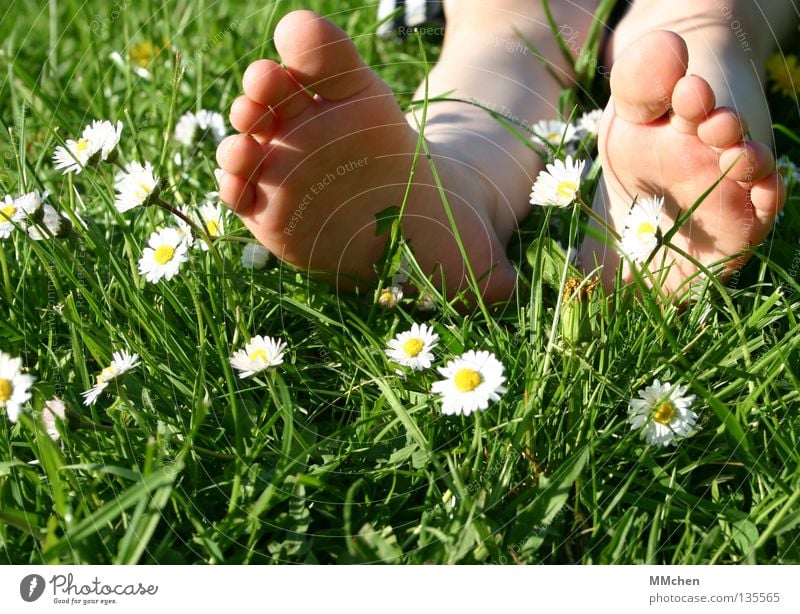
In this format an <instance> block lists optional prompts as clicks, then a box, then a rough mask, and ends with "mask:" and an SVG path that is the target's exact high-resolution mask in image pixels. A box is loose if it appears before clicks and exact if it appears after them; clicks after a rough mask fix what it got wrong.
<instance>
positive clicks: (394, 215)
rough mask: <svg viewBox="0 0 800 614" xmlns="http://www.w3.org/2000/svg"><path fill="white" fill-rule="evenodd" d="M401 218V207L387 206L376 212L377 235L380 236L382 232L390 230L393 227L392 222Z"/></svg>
mask: <svg viewBox="0 0 800 614" xmlns="http://www.w3.org/2000/svg"><path fill="white" fill-rule="evenodd" d="M398 219H400V207H395V206H392V207H386V209H383V210H381V211H378V212H377V213H376V214H375V236H376V237H379V236H381V235H382V234H385V233H387V232H389V231H390V230H391V229H392V224H394V223H395V221H397V220H398Z"/></svg>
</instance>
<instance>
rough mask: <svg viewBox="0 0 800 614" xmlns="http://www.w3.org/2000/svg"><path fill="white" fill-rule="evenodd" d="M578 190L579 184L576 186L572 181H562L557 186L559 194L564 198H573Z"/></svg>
mask: <svg viewBox="0 0 800 614" xmlns="http://www.w3.org/2000/svg"><path fill="white" fill-rule="evenodd" d="M577 191H578V186H576V185H575V184H574V183H572V182H571V181H562V182H561V183H559V184H558V187H557V188H556V192H557V193H558V195H559V196H563V197H564V198H573V197H574V196H575V192H577Z"/></svg>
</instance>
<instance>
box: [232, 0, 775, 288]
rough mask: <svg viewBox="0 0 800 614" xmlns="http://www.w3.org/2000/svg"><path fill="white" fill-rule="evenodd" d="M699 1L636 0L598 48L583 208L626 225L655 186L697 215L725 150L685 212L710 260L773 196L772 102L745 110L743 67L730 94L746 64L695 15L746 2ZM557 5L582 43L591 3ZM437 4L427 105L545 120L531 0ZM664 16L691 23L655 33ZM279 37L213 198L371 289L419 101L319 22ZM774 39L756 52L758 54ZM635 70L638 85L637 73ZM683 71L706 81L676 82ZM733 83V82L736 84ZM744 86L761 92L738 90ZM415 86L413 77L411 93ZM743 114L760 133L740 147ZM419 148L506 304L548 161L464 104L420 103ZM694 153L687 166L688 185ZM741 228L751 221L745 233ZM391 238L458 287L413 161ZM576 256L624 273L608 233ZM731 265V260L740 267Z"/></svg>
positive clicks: (675, 281) (284, 250)
mask: <svg viewBox="0 0 800 614" xmlns="http://www.w3.org/2000/svg"><path fill="white" fill-rule="evenodd" d="M704 2H705V0H698V1H694V2H692V3H688V2H686V3H684V2H683V0H680V1H679V2H677V3H670V7H669V15H668V16H666V15H665V16H664V19H663V20H662V21H659V20H658V19H655V20H654V15H656V16H657V14H658V11H659V10H660V11H661V12H662V13H663V12H664V9H663V8H662V9H658V8H657V7H656V6H655V4H654V3H653V2H642V3H641V4H639V3H637V4H636V5H635V6H634V9H633V10H632V11H631V13H630V14H629V15H628V17H626V19H625V20H624V21H623V23H622V24H620V27H619V28H618V30H617V33H616V34H615V38H614V40H613V43H612V45H611V58H609V59H610V61H613V70H612V79H611V86H612V100H611V102H610V103H609V107H608V108H607V109H606V112H605V113H604V117H603V120H602V122H601V131H600V139H599V148H600V156H601V160H602V162H603V168H604V185H603V189H602V190H600V196H599V198H598V200H597V202H596V203H595V209H596V210H597V211H598V212H599V213H600V215H601V216H604V217H606V218H607V219H609V220H610V221H611V223H612V225H613V226H614V227H615V228H617V229H618V230H621V228H622V226H621V225H622V224H624V222H623V220H624V214H625V213H627V209H628V207H629V206H630V203H631V202H632V197H633V196H635V195H637V194H641V195H645V194H647V195H653V194H659V193H664V194H665V195H666V196H667V199H668V204H667V219H665V221H664V224H665V227H667V228H668V227H669V223H668V219H669V218H670V216H672V217H674V215H676V214H677V213H678V212H679V211H680V210H681V209H683V208H686V207H688V206H690V205H691V203H692V202H693V201H694V200H695V198H696V197H697V196H698V195H699V193H700V192H702V191H703V190H704V189H705V187H707V186H708V185H710V184H711V183H713V182H714V181H715V180H716V179H718V178H719V176H720V168H721V167H722V168H727V167H728V166H730V164H732V163H733V161H734V160H737V166H736V167H735V168H734V169H733V171H731V174H730V175H729V176H728V178H727V179H725V180H724V181H723V184H721V186H720V188H719V189H718V190H717V191H715V193H713V194H712V195H711V197H710V199H709V204H708V206H706V204H704V205H703V206H702V207H701V208H700V209H698V211H697V212H696V213H695V215H694V218H693V220H692V224H691V229H689V230H687V231H686V233H685V234H682V235H681V236H679V237H676V242H677V240H680V242H681V245H682V246H683V248H684V249H685V250H686V251H688V252H689V253H691V254H693V255H695V256H696V257H698V258H700V259H701V260H702V261H704V262H706V261H713V260H717V259H718V257H720V256H732V255H734V254H737V253H738V252H740V251H741V247H742V245H743V244H744V242H745V239H746V240H747V242H748V244H750V245H757V244H758V243H760V242H761V241H763V239H764V237H765V236H766V234H767V232H768V231H769V228H770V227H771V225H772V223H773V221H774V217H775V214H776V213H777V211H778V210H779V208H780V207H781V206H782V204H783V201H784V195H783V191H782V185H781V183H780V180H779V178H778V177H777V175H776V174H775V173H773V172H772V167H773V165H774V162H773V158H772V154H771V152H770V149H769V147H768V146H767V145H766V144H764V142H763V141H764V140H766V138H767V137H768V134H769V129H768V128H769V119H768V115H767V114H766V108H765V107H764V106H763V105H759V104H756V102H754V101H753V99H755V100H756V101H760V100H761V99H762V98H763V97H762V96H760V93H761V89H760V87H759V86H758V85H757V83H755V85H754V82H755V81H756V80H757V78H758V75H757V74H756V75H755V77H754V79H753V81H751V80H749V79H748V78H744V79H743V81H744V82H745V83H744V85H742V86H741V87H739V85H737V84H738V80H736V82H735V83H734V80H731V83H728V82H727V81H726V79H725V74H726V70H727V68H726V67H728V66H733V62H734V61H740V60H738V59H737V58H738V56H737V54H736V52H735V49H732V40H733V41H736V40H737V39H736V36H735V33H733V32H732V31H731V29H730V27H729V26H728V25H727V23H726V25H725V28H724V29H723V28H722V27H720V26H719V24H716V25H713V26H708V27H706V26H702V25H698V23H699V21H700V17H702V16H703V15H705V16H707V15H708V14H710V13H709V11H711V10H712V7H711V6H710V4H714V6H715V7H716V6H717V4H720V3H723V4H731V5H737V7H733V8H732V9H731V10H734V8H735V9H736V10H737V11H739V9H738V5H739V4H747V3H740V2H724V0H709V6H700V5H701V4H703V3H704ZM551 5H552V8H553V11H554V16H555V19H556V22H557V23H565V24H570V27H571V28H572V31H573V32H575V33H577V35H578V36H576V37H574V38H573V41H572V44H574V45H577V48H580V46H581V45H582V44H583V40H582V38H581V33H585V32H587V31H588V29H589V27H590V25H591V19H592V14H593V11H594V10H595V9H596V7H597V1H596V0H586V1H583V2H575V1H563V2H551ZM662 7H663V4H662ZM445 10H446V12H447V16H448V23H447V34H446V38H445V42H444V46H443V51H442V55H441V59H440V61H439V62H438V63H437V65H436V66H435V67H434V68H433V69H432V71H431V73H430V75H429V79H428V94H429V95H430V96H436V95H440V94H445V93H447V94H448V95H449V96H451V97H458V98H461V99H463V100H473V101H477V102H479V103H480V104H482V105H483V106H486V107H489V108H492V109H494V110H496V111H497V112H498V113H501V114H503V115H505V116H507V117H511V118H514V120H516V121H518V122H520V123H522V124H523V125H532V124H533V123H534V122H536V121H538V120H541V119H552V118H554V117H556V115H557V113H556V105H557V98H558V92H559V89H560V86H559V85H558V84H557V83H556V82H555V80H554V79H552V77H551V76H550V75H549V74H548V72H547V71H546V70H545V68H544V66H543V65H542V64H541V62H540V61H538V60H536V59H535V58H533V57H532V56H531V54H530V53H529V52H528V51H527V49H526V48H525V47H524V46H522V45H520V44H519V35H518V33H520V34H522V36H524V38H525V39H526V40H528V41H529V42H531V43H532V44H533V45H534V46H535V47H536V48H537V49H539V51H540V52H541V53H542V55H543V56H544V57H546V58H548V59H550V58H552V59H553V63H552V65H551V67H552V68H553V69H554V70H555V71H556V72H559V73H561V75H562V77H563V78H564V79H566V80H569V78H570V74H569V69H568V67H567V66H566V65H565V64H564V63H563V60H561V57H560V53H559V51H558V49H557V48H556V47H555V42H554V39H553V36H552V34H551V32H550V30H549V28H548V26H547V25H546V21H545V19H544V15H543V14H542V13H541V8H540V3H539V2H535V1H533V0H517V1H501V2H492V3H489V2H473V1H471V0H462V1H461V2H459V3H458V9H457V10H456V9H455V6H454V3H452V2H446V3H445ZM703 10H704V11H706V13H702V14H698V11H703ZM714 10H716V11H717V13H719V9H718V8H715V9H714ZM681 11H684V13H685V14H684V13H681ZM740 13H741V11H739V12H736V13H735V15H736V16H737V17H738V16H739V14H740ZM698 15H699V16H698ZM745 17H747V18H748V19H749V21H747V22H746V23H747V27H748V28H749V31H751V32H753V33H754V38H755V37H756V34H757V33H758V32H759V27H762V28H764V27H767V26H768V25H769V23H770V22H769V20H777V19H779V18H781V17H783V18H784V20H785V19H786V16H785V15H777V14H776V15H772V14H771V15H768V16H767V18H766V20H764V21H763V23H764V24H766V26H764V25H762V26H759V25H758V24H759V23H760V22H758V21H757V20H756V18H755V16H754V14H753V11H748V12H747V14H746V15H744V14H743V13H742V18H741V21H742V22H743V23H744V18H745ZM692 20H694V21H692ZM662 22H663V23H662ZM676 22H677V23H678V24H684V25H685V26H686V28H685V29H686V31H685V32H681V33H680V34H676V33H670V32H655V33H653V32H652V31H653V30H658V29H660V28H666V27H670V26H671V24H672V25H673V26H674V24H675V23H676ZM712 30H713V32H712ZM737 44H738V43H737ZM275 45H276V48H277V50H278V53H279V54H280V58H281V65H278V64H276V63H275V62H272V61H270V60H259V61H257V62H254V63H253V64H251V65H250V67H249V68H248V69H247V71H246V73H245V76H244V80H243V95H242V96H241V97H240V98H238V99H237V100H236V101H235V102H234V104H233V106H232V109H231V122H232V124H233V126H234V127H235V128H236V129H237V130H238V131H240V132H241V134H238V135H234V136H232V137H229V138H228V139H226V140H225V141H224V142H223V143H222V144H221V145H220V147H219V150H218V153H217V158H218V162H219V164H220V166H221V167H222V168H223V170H225V171H226V174H225V175H224V177H223V178H222V180H221V185H220V194H221V197H222V199H223V201H225V202H226V203H227V204H228V205H229V206H230V207H231V208H232V209H233V210H234V211H236V213H237V214H238V215H239V216H240V217H241V219H242V220H243V221H244V223H245V224H246V225H247V227H248V228H249V229H250V230H251V231H252V232H253V234H254V235H255V236H256V237H257V238H258V239H259V240H260V241H261V242H262V243H264V245H265V246H266V247H267V248H268V249H270V251H272V252H273V253H275V254H276V255H277V256H278V257H280V258H281V259H283V260H284V261H286V262H288V263H290V264H292V265H295V266H298V267H300V268H304V269H311V270H314V271H317V272H318V274H319V275H320V276H322V277H323V278H326V279H328V280H330V281H331V282H332V283H334V284H336V285H337V287H339V288H342V289H345V290H349V289H352V288H353V287H354V286H355V285H364V286H366V287H368V288H371V287H372V286H373V285H374V283H375V282H374V279H375V271H374V266H373V265H374V263H375V262H376V260H378V259H379V257H380V255H381V253H382V251H383V249H384V244H385V240H386V237H385V236H380V237H376V235H375V215H376V214H377V213H378V212H380V211H382V210H384V209H386V208H387V207H388V206H391V205H394V206H398V205H400V203H401V202H403V198H404V194H405V191H406V185H407V183H408V178H409V173H410V171H411V167H412V159H413V157H414V152H415V149H416V147H417V143H418V132H417V130H418V128H419V124H420V121H421V116H420V111H419V110H417V111H416V114H415V113H414V112H412V113H410V114H409V115H405V116H404V115H403V112H402V111H401V109H400V108H399V107H398V105H397V103H396V102H395V100H394V96H393V94H392V92H391V90H390V89H389V87H388V86H387V85H386V84H385V83H384V82H383V81H381V80H380V78H379V77H378V76H377V75H376V74H375V73H374V72H373V71H372V70H371V69H369V68H368V67H366V66H365V64H364V63H363V61H362V60H361V58H360V57H359V56H358V54H357V52H356V49H355V47H354V46H353V44H352V42H351V41H350V39H349V38H348V37H347V35H346V34H345V33H344V32H343V31H342V30H340V29H339V28H338V27H336V26H335V25H333V24H332V23H331V22H329V21H327V20H326V19H324V18H321V17H319V16H318V15H316V14H314V13H311V12H309V11H296V12H293V13H290V14H289V15H287V16H286V17H284V18H283V19H282V20H281V22H280V23H279V24H278V26H277V28H276V31H275ZM769 48H770V46H768V45H766V44H764V49H763V50H762V49H760V48H759V51H758V52H759V53H760V54H761V53H767V52H768V51H769ZM703 58H707V59H706V60H705V61H704V60H703ZM759 65H760V64H759ZM738 66H739V65H737V67H738ZM645 69H646V71H647V80H643V79H642V77H641V75H642V71H643V70H645ZM687 70H690V71H692V72H696V73H698V75H703V76H688V77H687V76H686V73H687ZM720 75H722V76H721V77H720ZM648 80H649V81H648ZM654 83H657V84H659V87H658V88H655V87H653V84H654ZM726 85H730V86H731V87H734V85H735V91H731V89H730V88H727V89H726V87H725V86H726ZM748 88H749V90H751V91H753V92H756V95H755V96H753V95H750V96H748V97H747V99H745V95H744V93H741V94H737V92H739V90H740V89H741V90H742V91H744V90H745V89H748ZM654 91H658V92H659V95H658V96H655V97H654V96H653V92H654ZM312 93H313V94H312ZM424 93H425V90H424V87H423V86H421V87H420V90H419V91H418V92H417V96H416V98H417V99H421V98H422V97H423V96H424ZM726 107H732V108H731V109H728V108H726ZM669 108H672V109H674V113H673V114H671V115H670V114H668V109H669ZM743 116H746V117H747V120H748V121H749V122H750V126H751V129H752V130H753V135H754V136H755V135H759V138H761V139H762V140H761V141H759V140H745V139H744V131H743V125H744V120H743V119H742V117H743ZM765 135H766V136H765ZM425 139H426V141H427V144H428V147H429V151H430V154H431V158H430V159H431V161H432V164H433V166H434V167H435V169H436V173H437V175H438V178H439V180H440V181H441V184H442V186H443V188H444V190H445V192H446V194H447V199H448V201H449V206H450V209H451V212H452V216H453V218H454V221H455V227H456V229H457V231H458V235H460V237H461V239H462V241H463V245H464V247H465V252H466V253H467V254H468V257H469V264H470V266H471V269H472V272H473V273H474V275H475V277H476V278H477V279H478V280H479V284H478V290H479V292H480V293H481V294H482V295H483V297H484V299H485V300H486V301H487V302H497V301H502V300H505V299H507V298H509V297H510V296H511V294H512V292H513V288H514V284H515V281H516V275H515V272H514V269H513V267H512V266H511V263H510V262H509V260H508V258H507V257H506V255H505V246H506V244H507V242H508V240H509V238H510V236H511V234H512V233H513V231H514V229H515V228H516V227H517V224H518V223H519V221H520V220H521V219H523V218H524V217H525V215H526V214H527V212H528V211H529V210H530V205H529V204H528V193H529V192H530V187H531V184H532V183H533V181H534V179H535V177H536V175H537V173H538V172H539V171H540V170H541V168H542V160H541V158H540V156H538V155H537V154H536V153H535V152H533V151H531V150H530V148H528V147H526V146H525V145H524V144H522V143H520V142H519V141H518V140H517V139H516V138H515V137H513V136H512V135H510V134H509V133H508V132H507V131H506V130H505V129H504V128H502V126H501V125H500V124H499V123H498V122H497V121H496V120H495V119H494V118H492V117H491V116H490V115H489V114H487V113H486V112H485V111H483V110H481V109H478V108H476V107H474V106H472V105H469V104H465V103H464V102H436V103H432V104H430V105H429V107H428V116H427V122H426V128H425ZM631 152H637V154H645V155H636V156H632V155H631ZM686 159H688V160H689V163H690V165H691V169H692V172H691V177H690V178H688V179H687V173H686V167H685V165H686ZM682 165H683V166H682ZM701 186H702V187H701ZM667 191H669V192H668V193H667ZM747 219H752V220H753V222H752V224H750V226H749V230H748V231H747V236H744V233H743V231H742V228H743V225H742V221H743V220H747ZM682 232H683V231H682ZM402 233H403V237H404V238H405V239H406V240H407V241H408V242H409V244H410V245H411V248H412V250H413V251H414V254H415V256H416V258H417V260H418V262H419V264H420V266H421V268H422V270H423V271H425V272H426V273H428V274H430V275H431V276H432V279H433V281H434V283H436V284H437V285H438V286H439V287H441V288H443V289H444V291H445V293H446V294H447V295H448V296H450V297H452V296H454V295H455V294H456V292H458V291H460V290H464V289H465V288H466V287H467V279H468V277H469V272H468V268H467V266H466V263H465V261H464V258H463V254H462V252H461V250H460V248H459V246H458V241H457V240H456V237H455V232H454V229H453V226H452V224H451V222H450V220H449V217H448V215H447V211H446V209H445V207H444V206H443V204H442V201H441V197H440V195H439V192H438V190H437V187H436V178H435V177H434V173H433V172H432V169H431V165H430V164H428V163H427V161H426V159H425V157H424V156H423V157H421V158H420V164H418V166H417V167H416V169H415V174H414V177H413V182H412V184H411V188H410V192H409V199H408V202H407V205H406V209H405V212H404V218H403V222H402ZM581 261H582V262H583V263H584V266H585V267H586V268H587V269H591V268H593V265H595V264H601V265H603V267H604V268H603V271H604V274H603V277H604V280H606V281H607V280H608V279H610V278H613V274H614V271H615V270H616V268H617V266H618V265H619V260H618V258H617V256H616V252H615V251H614V250H611V249H609V248H608V247H607V245H605V241H603V240H602V239H600V240H596V241H594V240H593V241H587V242H586V244H585V245H584V248H583V250H582V252H581ZM740 264H741V259H740V261H738V262H736V264H734V265H733V266H737V265H740ZM673 269H674V271H672V272H670V274H669V277H668V279H667V280H666V281H665V282H664V288H665V289H666V290H667V291H673V290H675V289H676V288H677V287H678V286H680V284H681V282H682V281H683V280H685V279H686V278H687V277H688V276H690V275H691V274H692V272H693V270H692V267H691V266H689V265H687V264H686V263H678V266H675V267H673Z"/></svg>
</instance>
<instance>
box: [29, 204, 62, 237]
mask: <svg viewBox="0 0 800 614" xmlns="http://www.w3.org/2000/svg"><path fill="white" fill-rule="evenodd" d="M71 229H72V223H71V222H70V221H69V220H68V219H67V218H65V217H64V216H63V215H61V214H60V213H59V212H58V211H56V210H55V209H54V208H53V207H51V206H50V205H48V204H47V203H45V204H44V205H42V219H40V220H39V221H37V222H36V224H34V225H31V226H30V227H29V228H28V236H29V237H30V238H31V239H33V240H34V241H43V240H44V239H49V238H50V237H56V238H62V237H65V236H67V234H68V233H69V231H70V230H71Z"/></svg>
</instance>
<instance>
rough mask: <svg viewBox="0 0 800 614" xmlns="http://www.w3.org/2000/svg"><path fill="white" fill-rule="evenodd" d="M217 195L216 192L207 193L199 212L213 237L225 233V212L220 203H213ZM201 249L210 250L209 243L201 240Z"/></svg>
mask: <svg viewBox="0 0 800 614" xmlns="http://www.w3.org/2000/svg"><path fill="white" fill-rule="evenodd" d="M216 197H217V193H216V192H209V193H208V194H206V203H205V204H204V205H201V206H200V209H199V213H200V219H201V220H202V222H203V226H204V227H205V229H206V232H207V233H208V236H210V237H211V238H212V239H213V238H216V237H219V236H222V235H223V234H224V233H225V217H224V216H225V212H224V211H223V210H222V208H221V207H220V206H218V205H215V204H212V202H211V201H212V200H213V199H214V198H216ZM200 249H202V250H203V251H204V252H207V251H208V243H207V242H206V241H201V242H200Z"/></svg>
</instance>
